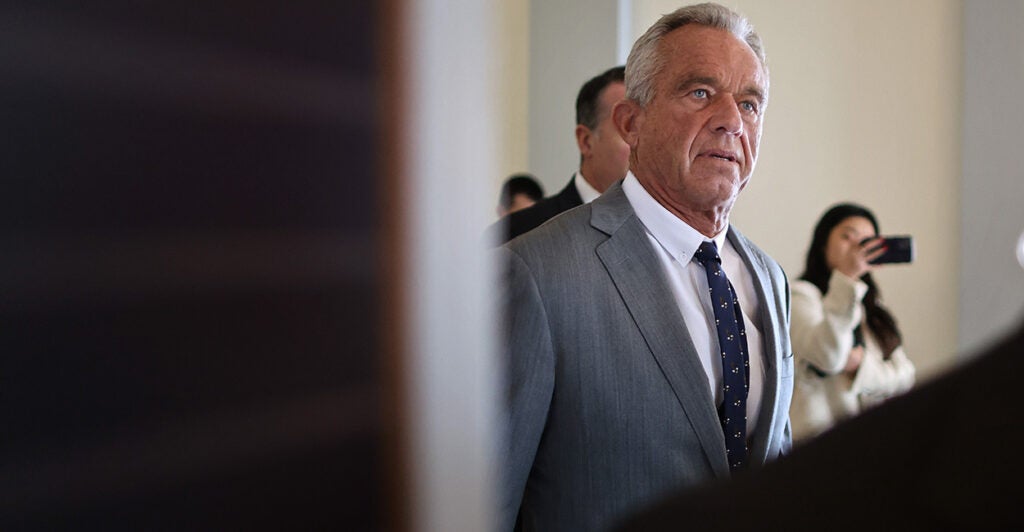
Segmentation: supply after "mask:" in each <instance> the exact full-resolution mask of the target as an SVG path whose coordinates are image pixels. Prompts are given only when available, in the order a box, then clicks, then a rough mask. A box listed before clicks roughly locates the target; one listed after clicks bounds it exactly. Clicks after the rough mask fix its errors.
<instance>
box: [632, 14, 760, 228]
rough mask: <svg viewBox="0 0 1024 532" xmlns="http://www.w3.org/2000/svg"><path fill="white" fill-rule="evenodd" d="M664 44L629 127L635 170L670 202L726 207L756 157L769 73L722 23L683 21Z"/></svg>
mask: <svg viewBox="0 0 1024 532" xmlns="http://www.w3.org/2000/svg"><path fill="white" fill-rule="evenodd" d="M660 52H661V54H662V57H664V58H665V59H666V62H665V66H664V67H663V69H662V70H661V72H660V73H659V74H658V76H657V78H656V79H655V80H654V89H655V91H654V98H653V99H652V100H651V102H650V103H648V105H647V106H646V107H644V108H640V109H639V110H638V111H637V112H636V113H637V114H636V119H635V120H634V121H633V123H632V125H631V127H629V128H627V129H629V130H630V132H629V133H628V134H627V137H626V138H627V140H628V141H629V142H630V145H631V147H632V148H633V155H632V162H633V163H634V167H633V168H634V172H635V173H636V175H637V178H638V179H639V180H640V181H641V182H642V183H643V184H644V185H645V187H647V188H648V190H651V191H652V195H654V196H655V197H657V198H658V199H659V201H661V202H662V203H665V202H667V203H668V205H666V207H668V208H669V209H670V210H674V211H677V212H680V211H681V212H684V213H693V212H709V211H718V212H721V211H722V210H724V211H725V212H726V213H727V212H728V210H729V209H731V208H732V204H733V202H735V200H736V197H737V196H738V195H739V192H740V190H742V189H743V187H744V186H746V184H747V181H748V180H749V179H750V174H751V173H752V172H753V171H754V164H755V162H756V161H757V146H758V141H759V140H760V138H761V121H762V117H763V112H764V107H765V104H766V103H767V102H766V101H765V98H766V95H767V88H768V77H767V74H766V72H765V71H764V68H763V67H762V66H761V63H760V61H759V60H758V58H757V56H756V55H754V52H753V51H752V50H751V49H750V47H749V46H748V45H747V44H746V43H744V42H743V41H741V40H740V39H738V38H736V37H735V36H734V35H732V34H731V33H729V32H728V31H725V30H722V29H717V28H708V27H704V26H696V25H687V26H683V27H681V28H678V29H676V30H674V31H672V32H671V33H669V34H668V35H666V36H665V38H664V39H663V40H662V42H661V43H660Z"/></svg>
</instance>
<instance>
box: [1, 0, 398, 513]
mask: <svg viewBox="0 0 1024 532" xmlns="http://www.w3.org/2000/svg"><path fill="white" fill-rule="evenodd" d="M66 4H67V5H64V6H61V7H53V6H54V4H52V3H51V4H46V5H43V4H42V3H29V2H5V3H4V4H3V6H2V7H0V122H2V126H0V127H2V132H3V138H2V140H0V220H2V222H0V501H2V503H0V528H2V529H5V530H21V529H61V528H70V529H76V530H85V529H105V530H109V529H121V528H124V529H132V530H143V529H146V530H154V529H156V530H160V529H174V530H183V529H194V528H207V529H208V528H217V529H254V528H285V529H309V528H319V527H329V528H335V529H348V530H364V529H374V528H379V527H380V526H381V516H382V514H383V511H384V509H383V508H382V506H381V504H380V499H381V497H380V495H381V491H382V482H381V476H382V475H381V465H382V460H383V458H382V456H380V454H379V453H380V451H379V449H380V443H381V441H380V440H381V434H382V426H383V423H382V420H381V414H380V412H381V408H380V404H381V392H380V388H381V382H382V379H381V376H380V362H379V360H378V358H379V357H378V355H377V353H378V352H379V346H380V333H379V326H378V319H377V317H378V314H379V304H378V301H379V298H378V295H377V294H378V285H379V279H378V276H377V273H376V271H377V260H378V259H377V257H378V251H379V250H378V244H377V242H378V240H377V238H376V237H377V232H378V225H379V223H380V216H379V215H378V210H377V205H379V201H378V196H379V192H380V190H379V179H377V177H376V175H377V171H376V167H375V163H376V162H377V161H376V158H375V157H376V155H377V153H378V146H377V145H376V144H377V142H378V136H377V135H378V126H377V125H376V124H377V123H378V121H377V118H376V116H375V114H374V110H375V109H377V106H378V105H379V102H377V101H376V98H377V97H378V94H379V92H378V91H377V90H376V89H375V84H376V83H377V69H376V66H375V53H376V50H375V48H374V46H375V41H374V39H375V38H376V37H375V35H374V31H375V30H376V28H377V27H378V26H377V25H376V22H377V20H376V18H375V17H376V16H377V13H376V12H375V7H374V2H369V1H363V0H346V1H329V2H328V1H324V2H280V3H277V4H278V5H276V6H274V7H268V6H266V5H264V4H265V3H261V2H242V1H235V2H212V3H211V2H152V1H141V0H140V1H134V2H131V1H115V2H75V3H72V2H67V3H66ZM47 6H49V7H47Z"/></svg>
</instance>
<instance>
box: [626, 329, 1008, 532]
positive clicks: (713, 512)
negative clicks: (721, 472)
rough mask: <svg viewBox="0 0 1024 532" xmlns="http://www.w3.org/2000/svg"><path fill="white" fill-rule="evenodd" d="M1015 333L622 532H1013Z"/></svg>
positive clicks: (652, 513) (657, 510)
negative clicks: (755, 468) (689, 531)
mask: <svg viewBox="0 0 1024 532" xmlns="http://www.w3.org/2000/svg"><path fill="white" fill-rule="evenodd" d="M1021 375H1024V326H1022V327H1019V328H1018V329H1017V330H1016V331H1015V332H1014V333H1013V334H1011V335H1009V336H1008V337H1006V338H1005V339H1004V340H1003V341H1002V342H999V343H998V344H995V345H994V346H993V347H992V348H990V349H988V350H987V351H986V352H985V353H983V354H982V355H981V356H980V357H978V358H977V359H974V360H973V361H972V362H970V363H967V364H966V365H965V366H963V367H961V368H959V369H957V370H954V371H953V372H951V373H949V374H947V375H945V376H943V377H941V378H939V379H937V380H935V381H932V382H931V383H928V384H926V385H924V386H922V387H921V388H919V389H917V390H913V391H911V392H910V393H908V394H906V395H904V396H901V397H898V398H896V399H893V400H891V401H890V402H888V403H886V404H883V405H881V406H880V407H878V408H876V409H874V410H870V411H868V412H866V413H864V414H863V415H861V416H860V417H857V418H854V419H852V420H850V421H849V422H847V423H844V424H841V425H839V426H837V427H835V428H834V429H833V430H831V431H829V432H826V433H825V434H823V435H822V436H821V437H819V438H818V439H815V440H811V441H810V442H808V443H807V444H806V445H803V446H800V447H798V448H796V449H794V451H793V453H792V454H790V455H789V456H787V457H785V458H783V459H782V460H779V461H777V462H775V463H774V464H771V465H769V466H768V467H766V468H764V469H762V470H761V471H759V472H757V473H755V474H751V475H748V476H746V477H742V478H737V479H735V480H734V481H733V482H732V483H724V484H722V485H718V486H715V487H714V488H709V489H704V490H698V491H689V492H682V493H679V494H677V495H675V496H673V497H671V498H669V499H667V500H665V501H664V502H663V503H661V504H659V505H657V506H656V507H654V508H651V509H649V510H647V511H645V512H643V513H641V514H639V515H638V516H637V517H635V518H634V519H633V520H631V521H630V522H629V523H628V524H627V525H626V526H624V527H623V528H622V529H621V530H637V531H641V530H642V531H645V532H646V531H658V530H666V531H667V530H679V528H680V524H681V523H682V524H685V525H686V526H687V527H688V528H692V529H694V530H754V529H757V530H857V531H863V530H872V529H880V530H881V529H884V530H1008V529H1016V530H1020V526H1021V524H1024V513H1022V509H1021V507H1020V502H1021V500H1020V496H1019V495H1018V494H1019V493H1020V492H1018V491H1017V489H1019V487H1017V484H1018V483H1019V482H1020V480H1021V478H1024V458H1021V452H1022V449H1024V423H1022V422H1021V408H1020V404H1021V391H1020V379H1021Z"/></svg>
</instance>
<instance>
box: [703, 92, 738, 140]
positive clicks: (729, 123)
mask: <svg viewBox="0 0 1024 532" xmlns="http://www.w3.org/2000/svg"><path fill="white" fill-rule="evenodd" d="M713 112H714V114H713V115H712V117H711V122H710V123H709V125H710V126H711V128H712V129H714V130H715V132H718V133H725V134H726V135H740V134H741V133H743V117H742V116H741V115H740V108H739V104H738V103H737V102H736V100H735V99H734V98H732V97H731V96H728V95H722V97H720V98H718V101H716V102H714V107H713Z"/></svg>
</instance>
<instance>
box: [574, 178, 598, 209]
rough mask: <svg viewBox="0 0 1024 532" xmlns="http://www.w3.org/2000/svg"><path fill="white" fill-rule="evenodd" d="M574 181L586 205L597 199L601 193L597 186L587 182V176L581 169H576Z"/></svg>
mask: <svg viewBox="0 0 1024 532" xmlns="http://www.w3.org/2000/svg"><path fill="white" fill-rule="evenodd" d="M572 182H573V184H574V185H576V192H579V193H580V199H581V200H583V204H584V205H586V204H588V203H590V202H591V201H594V200H596V199H597V198H598V197H599V196H600V195H601V193H600V192H598V191H597V189H596V188H594V187H592V186H590V183H587V178H585V177H583V174H581V173H580V171H579V170H576V177H574V178H573V180H572Z"/></svg>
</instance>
